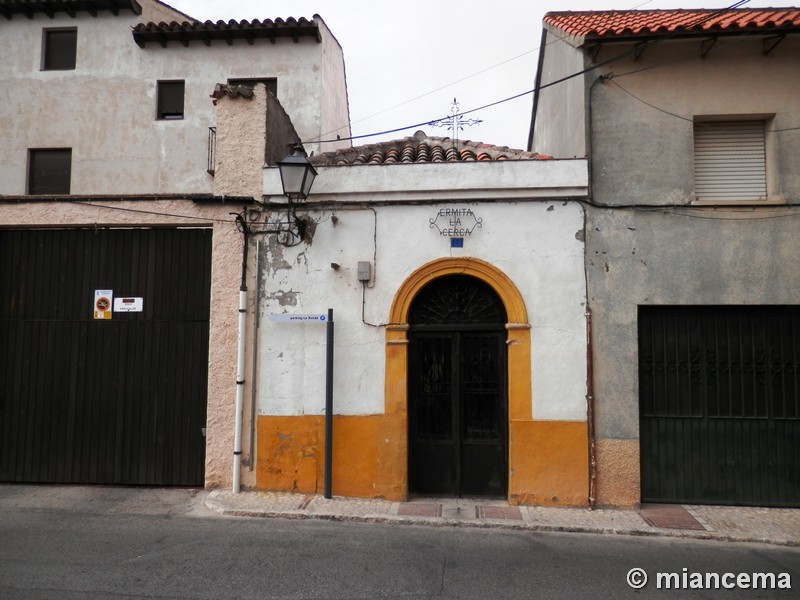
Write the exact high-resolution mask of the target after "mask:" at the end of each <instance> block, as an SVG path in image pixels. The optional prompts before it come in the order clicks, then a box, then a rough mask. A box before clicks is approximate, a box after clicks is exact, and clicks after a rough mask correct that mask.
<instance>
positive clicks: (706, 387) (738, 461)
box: [639, 306, 800, 506]
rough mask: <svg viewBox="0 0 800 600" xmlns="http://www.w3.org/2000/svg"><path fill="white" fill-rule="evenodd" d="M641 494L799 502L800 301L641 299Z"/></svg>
mask: <svg viewBox="0 0 800 600" xmlns="http://www.w3.org/2000/svg"><path fill="white" fill-rule="evenodd" d="M639 386H640V424H641V430H640V437H641V475H642V500H643V501H646V502H683V503H705V504H744V505H761V506H800V307H797V306H788V307H787V306H773V307H753V306H745V307H742V306H737V307H730V306H726V307H719V306H715V307H640V309H639Z"/></svg>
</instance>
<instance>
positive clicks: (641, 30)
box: [543, 7, 800, 37]
mask: <svg viewBox="0 0 800 600" xmlns="http://www.w3.org/2000/svg"><path fill="white" fill-rule="evenodd" d="M543 20H544V22H545V24H549V25H551V26H554V27H557V28H558V29H561V30H562V31H564V32H566V33H567V34H569V35H573V36H578V37H586V36H592V37H614V36H624V35H630V34H634V35H641V34H645V35H647V34H651V35H654V34H658V33H662V32H675V31H686V32H692V31H696V32H707V31H709V30H723V31H737V30H741V31H752V30H754V29H759V28H766V27H770V28H772V27H776V26H794V27H798V26H800V9H798V8H797V7H785V8H766V7H762V8H737V9H724V8H723V9H709V8H679V9H650V10H606V11H575V12H573V11H551V12H548V13H546V14H545V16H544V19H543Z"/></svg>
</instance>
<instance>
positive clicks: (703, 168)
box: [694, 120, 767, 202]
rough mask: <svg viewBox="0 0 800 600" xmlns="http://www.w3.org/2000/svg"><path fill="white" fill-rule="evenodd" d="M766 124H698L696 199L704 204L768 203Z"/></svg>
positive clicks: (695, 145) (748, 122) (696, 131)
mask: <svg viewBox="0 0 800 600" xmlns="http://www.w3.org/2000/svg"><path fill="white" fill-rule="evenodd" d="M764 130H765V123H764V121H763V120H759V121H696V122H695V124H694V190H695V199H696V200H699V201H703V202H730V201H749V202H756V201H764V200H766V199H767V159H766V143H765V138H764Z"/></svg>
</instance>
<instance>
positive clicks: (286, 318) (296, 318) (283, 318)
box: [269, 315, 328, 323]
mask: <svg viewBox="0 0 800 600" xmlns="http://www.w3.org/2000/svg"><path fill="white" fill-rule="evenodd" d="M269 320H270V321H278V322H280V323H309V322H312V323H314V322H316V323H324V322H325V321H327V320H328V317H327V316H326V315H270V316H269Z"/></svg>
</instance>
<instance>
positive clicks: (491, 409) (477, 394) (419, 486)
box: [408, 274, 508, 497]
mask: <svg viewBox="0 0 800 600" xmlns="http://www.w3.org/2000/svg"><path fill="white" fill-rule="evenodd" d="M506 322H507V314H506V309H505V307H504V305H503V302H502V300H501V298H500V296H498V294H497V292H495V291H494V289H492V287H491V286H489V285H488V284H487V283H485V282H484V281H481V280H480V279H478V278H476V277H472V276H469V275H463V274H450V275H445V276H442V277H439V278H437V279H434V280H432V281H431V282H429V283H428V284H427V285H425V287H423V288H422V289H421V290H420V291H419V292H418V293H417V294H416V296H415V297H414V298H413V300H412V302H411V305H410V309H409V313H408V324H409V331H408V340H409V358H408V419H409V421H408V434H409V446H408V450H409V463H408V466H409V492H410V493H412V494H421V495H449V496H498V497H499V496H505V495H506V492H507V485H508V393H507V380H506V376H507V371H508V366H507V365H508V360H507V352H506V339H507V331H506Z"/></svg>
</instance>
